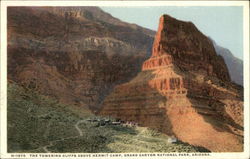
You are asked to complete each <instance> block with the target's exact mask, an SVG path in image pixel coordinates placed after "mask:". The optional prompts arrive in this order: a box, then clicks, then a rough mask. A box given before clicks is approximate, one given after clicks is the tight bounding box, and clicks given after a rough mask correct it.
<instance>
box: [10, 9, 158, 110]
mask: <svg viewBox="0 0 250 159" xmlns="http://www.w3.org/2000/svg"><path fill="white" fill-rule="evenodd" d="M7 16H8V17H7V18H8V79H9V80H13V81H15V82H17V83H18V84H22V85H24V86H25V87H29V88H31V89H35V90H37V91H40V93H42V94H44V95H48V96H53V97H55V98H57V99H59V100H60V101H61V102H63V103H66V104H75V105H78V106H81V107H89V108H90V109H93V110H96V109H98V107H99V105H100V103H101V102H102V101H103V99H104V98H105V96H106V95H107V94H108V93H109V92H110V90H112V88H113V86H115V85H117V84H120V83H123V82H126V81H128V80H130V79H131V78H133V77H134V76H135V75H136V74H137V73H138V72H139V71H140V68H141V65H142V63H143V61H144V60H145V59H146V57H148V56H149V55H150V46H152V43H153V35H154V32H153V31H151V30H148V29H145V28H142V27H139V26H135V25H131V24H128V23H125V22H122V21H120V20H118V19H116V18H114V17H112V16H111V15H109V14H107V13H105V12H103V11H102V10H101V9H99V8H97V7H8V15H7Z"/></svg>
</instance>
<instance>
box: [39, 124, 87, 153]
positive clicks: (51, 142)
mask: <svg viewBox="0 0 250 159" xmlns="http://www.w3.org/2000/svg"><path fill="white" fill-rule="evenodd" d="M84 121H85V120H79V121H78V122H77V123H76V124H75V125H74V127H75V128H76V130H77V132H78V133H79V135H76V136H71V137H66V138H62V139H59V140H54V141H50V142H49V144H48V145H45V146H43V147H42V149H43V150H44V151H45V152H46V153H52V152H51V151H49V150H48V147H50V146H53V143H55V142H59V141H64V140H66V139H73V138H78V137H79V136H83V132H82V130H81V129H80V128H79V124H81V123H84Z"/></svg>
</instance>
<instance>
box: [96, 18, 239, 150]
mask: <svg viewBox="0 0 250 159" xmlns="http://www.w3.org/2000/svg"><path fill="white" fill-rule="evenodd" d="M99 114H101V115H104V116H113V117H115V118H119V119H122V120H125V121H134V122H137V123H139V124H140V125H143V126H148V127H151V128H155V129H158V130H160V131H162V132H165V133H166V134H169V135H175V136H176V137H177V138H178V139H180V140H182V141H184V142H188V143H190V144H193V145H196V146H203V147H205V148H207V149H209V150H211V151H215V152H234V151H242V150H243V143H242V139H243V94H242V88H241V87H239V86H237V85H234V84H233V83H231V81H230V77H229V73H228V70H227V67H226V65H225V63H224V60H223V59H222V58H221V57H220V56H217V55H216V53H215V49H214V47H213V45H212V43H211V42H210V40H209V39H208V38H207V37H206V36H204V35H203V34H202V33H201V32H199V30H198V29H197V28H196V27H195V26H194V25H193V24H192V23H190V22H182V21H179V20H176V19H174V18H172V17H170V16H168V15H163V16H162V17H161V18H160V23H159V28H158V32H157V34H156V36H155V41H154V45H153V49H152V56H151V57H150V58H149V59H148V60H146V61H145V62H144V63H143V66H142V71H141V72H140V73H139V74H138V75H137V76H136V77H135V78H133V79H132V80H131V81H129V82H127V83H124V84H122V85H118V86H116V87H115V88H114V90H113V92H112V93H111V94H110V95H109V96H108V97H106V98H105V100H104V103H103V108H102V110H101V111H100V112H99Z"/></svg>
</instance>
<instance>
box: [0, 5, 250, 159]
mask: <svg viewBox="0 0 250 159" xmlns="http://www.w3.org/2000/svg"><path fill="white" fill-rule="evenodd" d="M7 6H242V7H243V20H244V21H243V29H244V30H243V31H244V33H243V35H244V45H243V46H244V143H245V144H244V152H242V153H211V155H210V156H205V157H202V156H198V157H193V156H192V158H197V159H200V158H209V159H211V158H213V159H214V158H225V159H232V158H240V159H247V158H250V156H249V81H250V80H249V2H248V1H1V34H0V35H1V45H0V47H1V54H0V60H1V68H0V71H1V72H0V78H1V80H0V90H1V96H0V99H1V101H0V104H1V107H0V110H1V113H0V114H1V124H0V125H1V128H0V130H1V131H0V135H1V136H0V137H1V138H0V139H1V140H0V141H1V143H0V151H1V154H0V158H11V154H10V153H7V129H6V128H7V120H6V119H7V113H6V112H7V107H6V106H7V94H6V92H7ZM60 154H61V155H63V154H68V155H70V153H60ZM84 154H85V153H84ZM144 154H145V153H144ZM172 154H178V153H172ZM25 155H26V156H25V157H24V158H32V157H30V154H28V153H27V154H25ZM38 155H39V154H38ZM47 155H49V154H47ZM20 158H22V157H20ZM36 158H48V157H36ZM50 158H53V157H50ZM62 158H63V157H62ZM64 158H69V157H64ZM93 158H97V157H93ZM108 158H117V157H110V156H109V157H108ZM124 158H126V157H124ZM127 158H133V157H127ZM140 158H152V157H140ZM154 158H166V157H154ZM167 158H178V159H179V158H190V157H181V156H178V157H167Z"/></svg>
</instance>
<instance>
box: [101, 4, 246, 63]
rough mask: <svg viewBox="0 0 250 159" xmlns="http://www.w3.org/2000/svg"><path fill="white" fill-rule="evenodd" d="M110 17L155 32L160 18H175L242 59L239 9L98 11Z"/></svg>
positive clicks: (118, 8) (241, 20)
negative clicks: (168, 16) (166, 16)
mask: <svg viewBox="0 0 250 159" xmlns="http://www.w3.org/2000/svg"><path fill="white" fill-rule="evenodd" d="M101 8H102V9H103V10H104V11H106V12H108V13H110V14H111V15H112V16H114V17H116V18H118V19H120V20H122V21H125V22H129V23H135V24H138V25H140V26H143V27H146V28H149V29H152V30H155V31H156V30H157V28H158V23H159V18H160V16H161V15H163V14H168V15H170V16H172V17H174V18H177V19H179V20H184V21H191V22H193V23H194V24H195V25H196V27H197V28H198V29H199V30H200V31H201V32H202V33H204V34H205V35H207V36H209V37H211V38H212V39H214V40H215V42H216V43H217V44H219V45H220V46H222V47H225V48H227V49H229V50H230V51H231V52H232V53H233V54H234V56H236V57H238V58H240V59H243V8H242V7H235V6H233V7H230V6H225V7H212V6H211V7H209V6H208V7H207V6H205V7H204V6H201V7H176V6H161V7H101Z"/></svg>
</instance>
